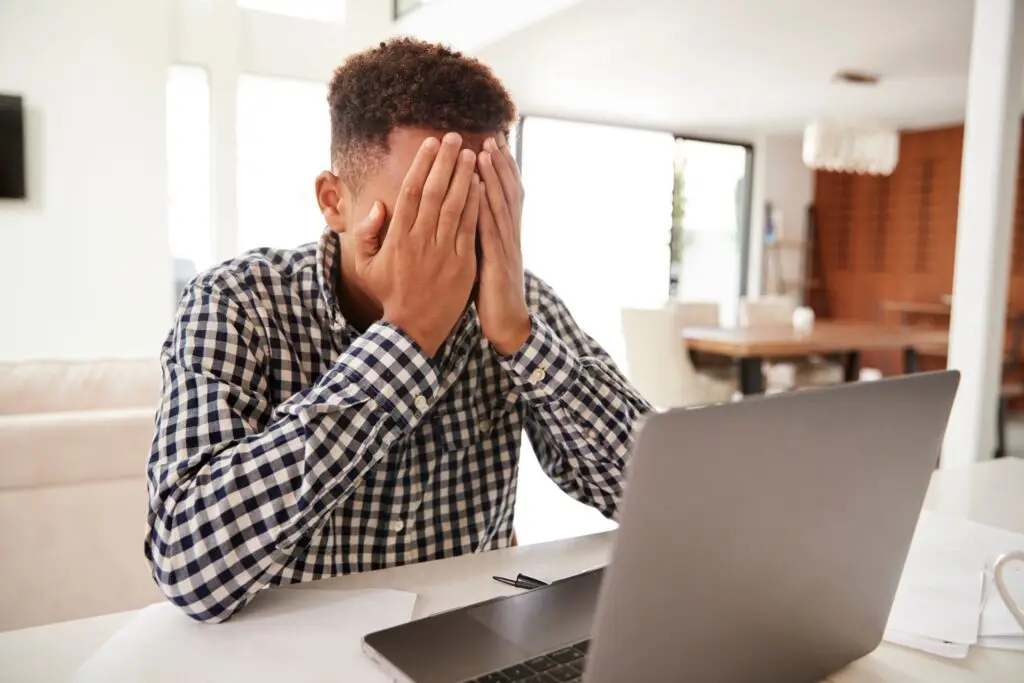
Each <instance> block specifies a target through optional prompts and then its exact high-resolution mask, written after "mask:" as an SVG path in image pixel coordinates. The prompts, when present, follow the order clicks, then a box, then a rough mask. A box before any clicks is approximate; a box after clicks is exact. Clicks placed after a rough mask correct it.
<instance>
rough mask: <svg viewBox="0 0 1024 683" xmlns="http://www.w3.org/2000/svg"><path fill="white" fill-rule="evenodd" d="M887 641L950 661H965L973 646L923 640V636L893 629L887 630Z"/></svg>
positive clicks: (929, 639)
mask: <svg viewBox="0 0 1024 683" xmlns="http://www.w3.org/2000/svg"><path fill="white" fill-rule="evenodd" d="M885 641H886V642H888V643H894V644H896V645H903V646H904V647H911V648H914V649H915V650H922V651H924V652H929V653H931V654H933V655H939V656H940V657H947V658H949V659H963V658H965V657H966V656H967V653H968V652H970V649H971V646H970V645H967V644H966V643H947V642H945V641H942V640H935V639H934V638H923V637H921V636H915V635H911V634H909V633H903V632H902V631H894V630H892V629H888V630H886V632H885Z"/></svg>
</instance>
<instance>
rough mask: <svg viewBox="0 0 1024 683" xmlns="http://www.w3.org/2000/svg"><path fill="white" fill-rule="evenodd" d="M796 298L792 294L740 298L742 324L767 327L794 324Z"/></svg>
mask: <svg viewBox="0 0 1024 683" xmlns="http://www.w3.org/2000/svg"><path fill="white" fill-rule="evenodd" d="M796 308H797V304H796V299H795V298H794V297H791V296H783V295H773V296H762V297H760V298H758V299H747V298H746V297H744V298H743V299H741V300H740V325H741V326H743V327H765V326H768V325H792V324H793V312H794V311H796Z"/></svg>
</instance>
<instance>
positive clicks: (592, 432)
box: [587, 427, 597, 441]
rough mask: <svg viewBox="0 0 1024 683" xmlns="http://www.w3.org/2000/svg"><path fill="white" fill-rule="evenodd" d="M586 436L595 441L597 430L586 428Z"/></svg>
mask: <svg viewBox="0 0 1024 683" xmlns="http://www.w3.org/2000/svg"><path fill="white" fill-rule="evenodd" d="M587 438H588V439H590V440H591V441H597V430H596V429H594V428H593V427H591V428H590V429H588V430H587Z"/></svg>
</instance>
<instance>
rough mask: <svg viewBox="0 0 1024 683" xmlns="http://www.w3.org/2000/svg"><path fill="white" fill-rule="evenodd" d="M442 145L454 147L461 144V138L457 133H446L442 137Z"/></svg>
mask: <svg viewBox="0 0 1024 683" xmlns="http://www.w3.org/2000/svg"><path fill="white" fill-rule="evenodd" d="M444 144H446V145H451V146H453V147H454V146H456V145H461V144H462V136H461V135H459V134H458V133H446V134H445V136H444Z"/></svg>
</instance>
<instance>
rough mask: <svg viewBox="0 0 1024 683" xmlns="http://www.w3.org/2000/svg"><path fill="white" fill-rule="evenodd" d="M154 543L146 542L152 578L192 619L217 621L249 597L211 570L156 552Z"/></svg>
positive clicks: (228, 617)
mask: <svg viewBox="0 0 1024 683" xmlns="http://www.w3.org/2000/svg"><path fill="white" fill-rule="evenodd" d="M157 550H158V549H157V548H156V544H154V543H153V542H152V541H150V542H149V543H147V545H146V558H147V559H148V560H149V563H150V567H151V569H152V574H153V580H154V581H155V582H156V584H157V586H158V587H159V588H160V592H162V593H163V594H164V597H166V598H167V600H168V601H169V602H170V603H171V604H173V605H176V606H177V607H179V608H180V609H181V610H182V611H183V612H184V613H185V614H187V615H188V616H189V617H191V618H192V619H195V620H196V621H199V622H203V623H206V624H219V623H221V622H224V621H227V620H228V619H230V618H231V617H232V616H233V615H234V614H235V612H237V611H238V610H240V609H241V608H242V607H244V606H245V604H246V603H247V602H248V601H249V597H250V596H249V595H247V593H246V592H244V591H242V590H241V589H239V588H237V587H236V588H234V589H232V588H231V587H229V586H228V585H227V583H226V582H225V581H224V580H223V578H222V576H220V574H221V572H215V571H214V570H213V567H207V569H206V571H208V572H210V574H209V575H207V574H206V573H205V572H204V571H203V570H202V569H200V568H198V567H195V566H191V565H192V564H193V563H190V562H187V561H185V562H182V561H181V558H180V557H172V556H167V555H160V554H157V553H156V552H155V551H157Z"/></svg>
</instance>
